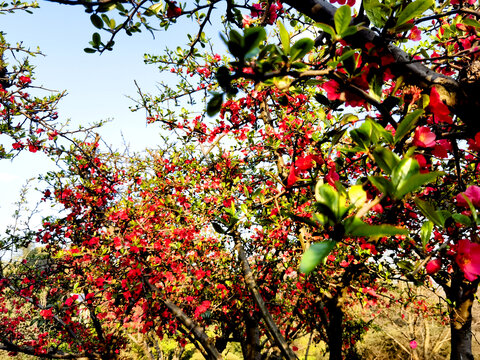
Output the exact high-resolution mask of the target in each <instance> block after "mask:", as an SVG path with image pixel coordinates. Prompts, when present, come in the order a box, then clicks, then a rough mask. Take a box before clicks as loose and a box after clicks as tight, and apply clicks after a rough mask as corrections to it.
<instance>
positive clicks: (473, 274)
mask: <svg viewBox="0 0 480 360" xmlns="http://www.w3.org/2000/svg"><path fill="white" fill-rule="evenodd" d="M455 261H456V262H457V264H458V266H459V267H460V269H461V270H462V271H463V273H464V274H465V278H466V279H467V280H469V281H474V280H475V279H476V278H477V277H478V275H480V245H479V244H475V243H472V242H471V241H470V240H466V239H462V240H460V241H459V242H458V247H457V256H456V257H455Z"/></svg>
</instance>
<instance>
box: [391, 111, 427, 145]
mask: <svg viewBox="0 0 480 360" xmlns="http://www.w3.org/2000/svg"><path fill="white" fill-rule="evenodd" d="M424 112H425V111H423V110H422V109H417V110H415V111H413V112H411V113H409V114H407V115H406V116H405V117H404V118H403V120H402V121H401V122H400V124H399V125H398V128H397V130H396V131H395V137H394V138H393V140H394V143H395V144H396V143H398V142H399V141H400V140H402V139H403V137H404V136H405V135H407V134H408V133H409V132H410V131H411V130H412V129H413V127H414V126H415V124H416V123H417V121H418V119H419V118H420V116H422V115H423V113H424Z"/></svg>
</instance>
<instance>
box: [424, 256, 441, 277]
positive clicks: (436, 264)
mask: <svg viewBox="0 0 480 360" xmlns="http://www.w3.org/2000/svg"><path fill="white" fill-rule="evenodd" d="M441 267H442V261H441V260H440V259H433V260H430V261H429V262H428V264H427V266H425V270H426V271H427V274H428V275H434V274H436V273H437V272H438V271H439V270H440V268H441Z"/></svg>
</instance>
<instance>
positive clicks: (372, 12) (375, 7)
mask: <svg viewBox="0 0 480 360" xmlns="http://www.w3.org/2000/svg"><path fill="white" fill-rule="evenodd" d="M363 7H364V9H365V13H366V15H367V17H368V19H369V20H370V21H371V23H372V24H373V25H374V26H376V27H377V28H383V27H384V26H385V23H386V22H387V19H388V18H389V16H390V14H391V12H392V10H391V7H389V6H387V5H384V4H381V3H380V2H379V1H378V0H363Z"/></svg>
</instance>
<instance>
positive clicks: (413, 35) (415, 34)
mask: <svg viewBox="0 0 480 360" xmlns="http://www.w3.org/2000/svg"><path fill="white" fill-rule="evenodd" d="M408 38H409V39H410V40H413V41H420V40H422V32H421V31H420V29H419V28H418V27H416V26H414V27H413V28H412V30H410V34H409V35H408Z"/></svg>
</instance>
